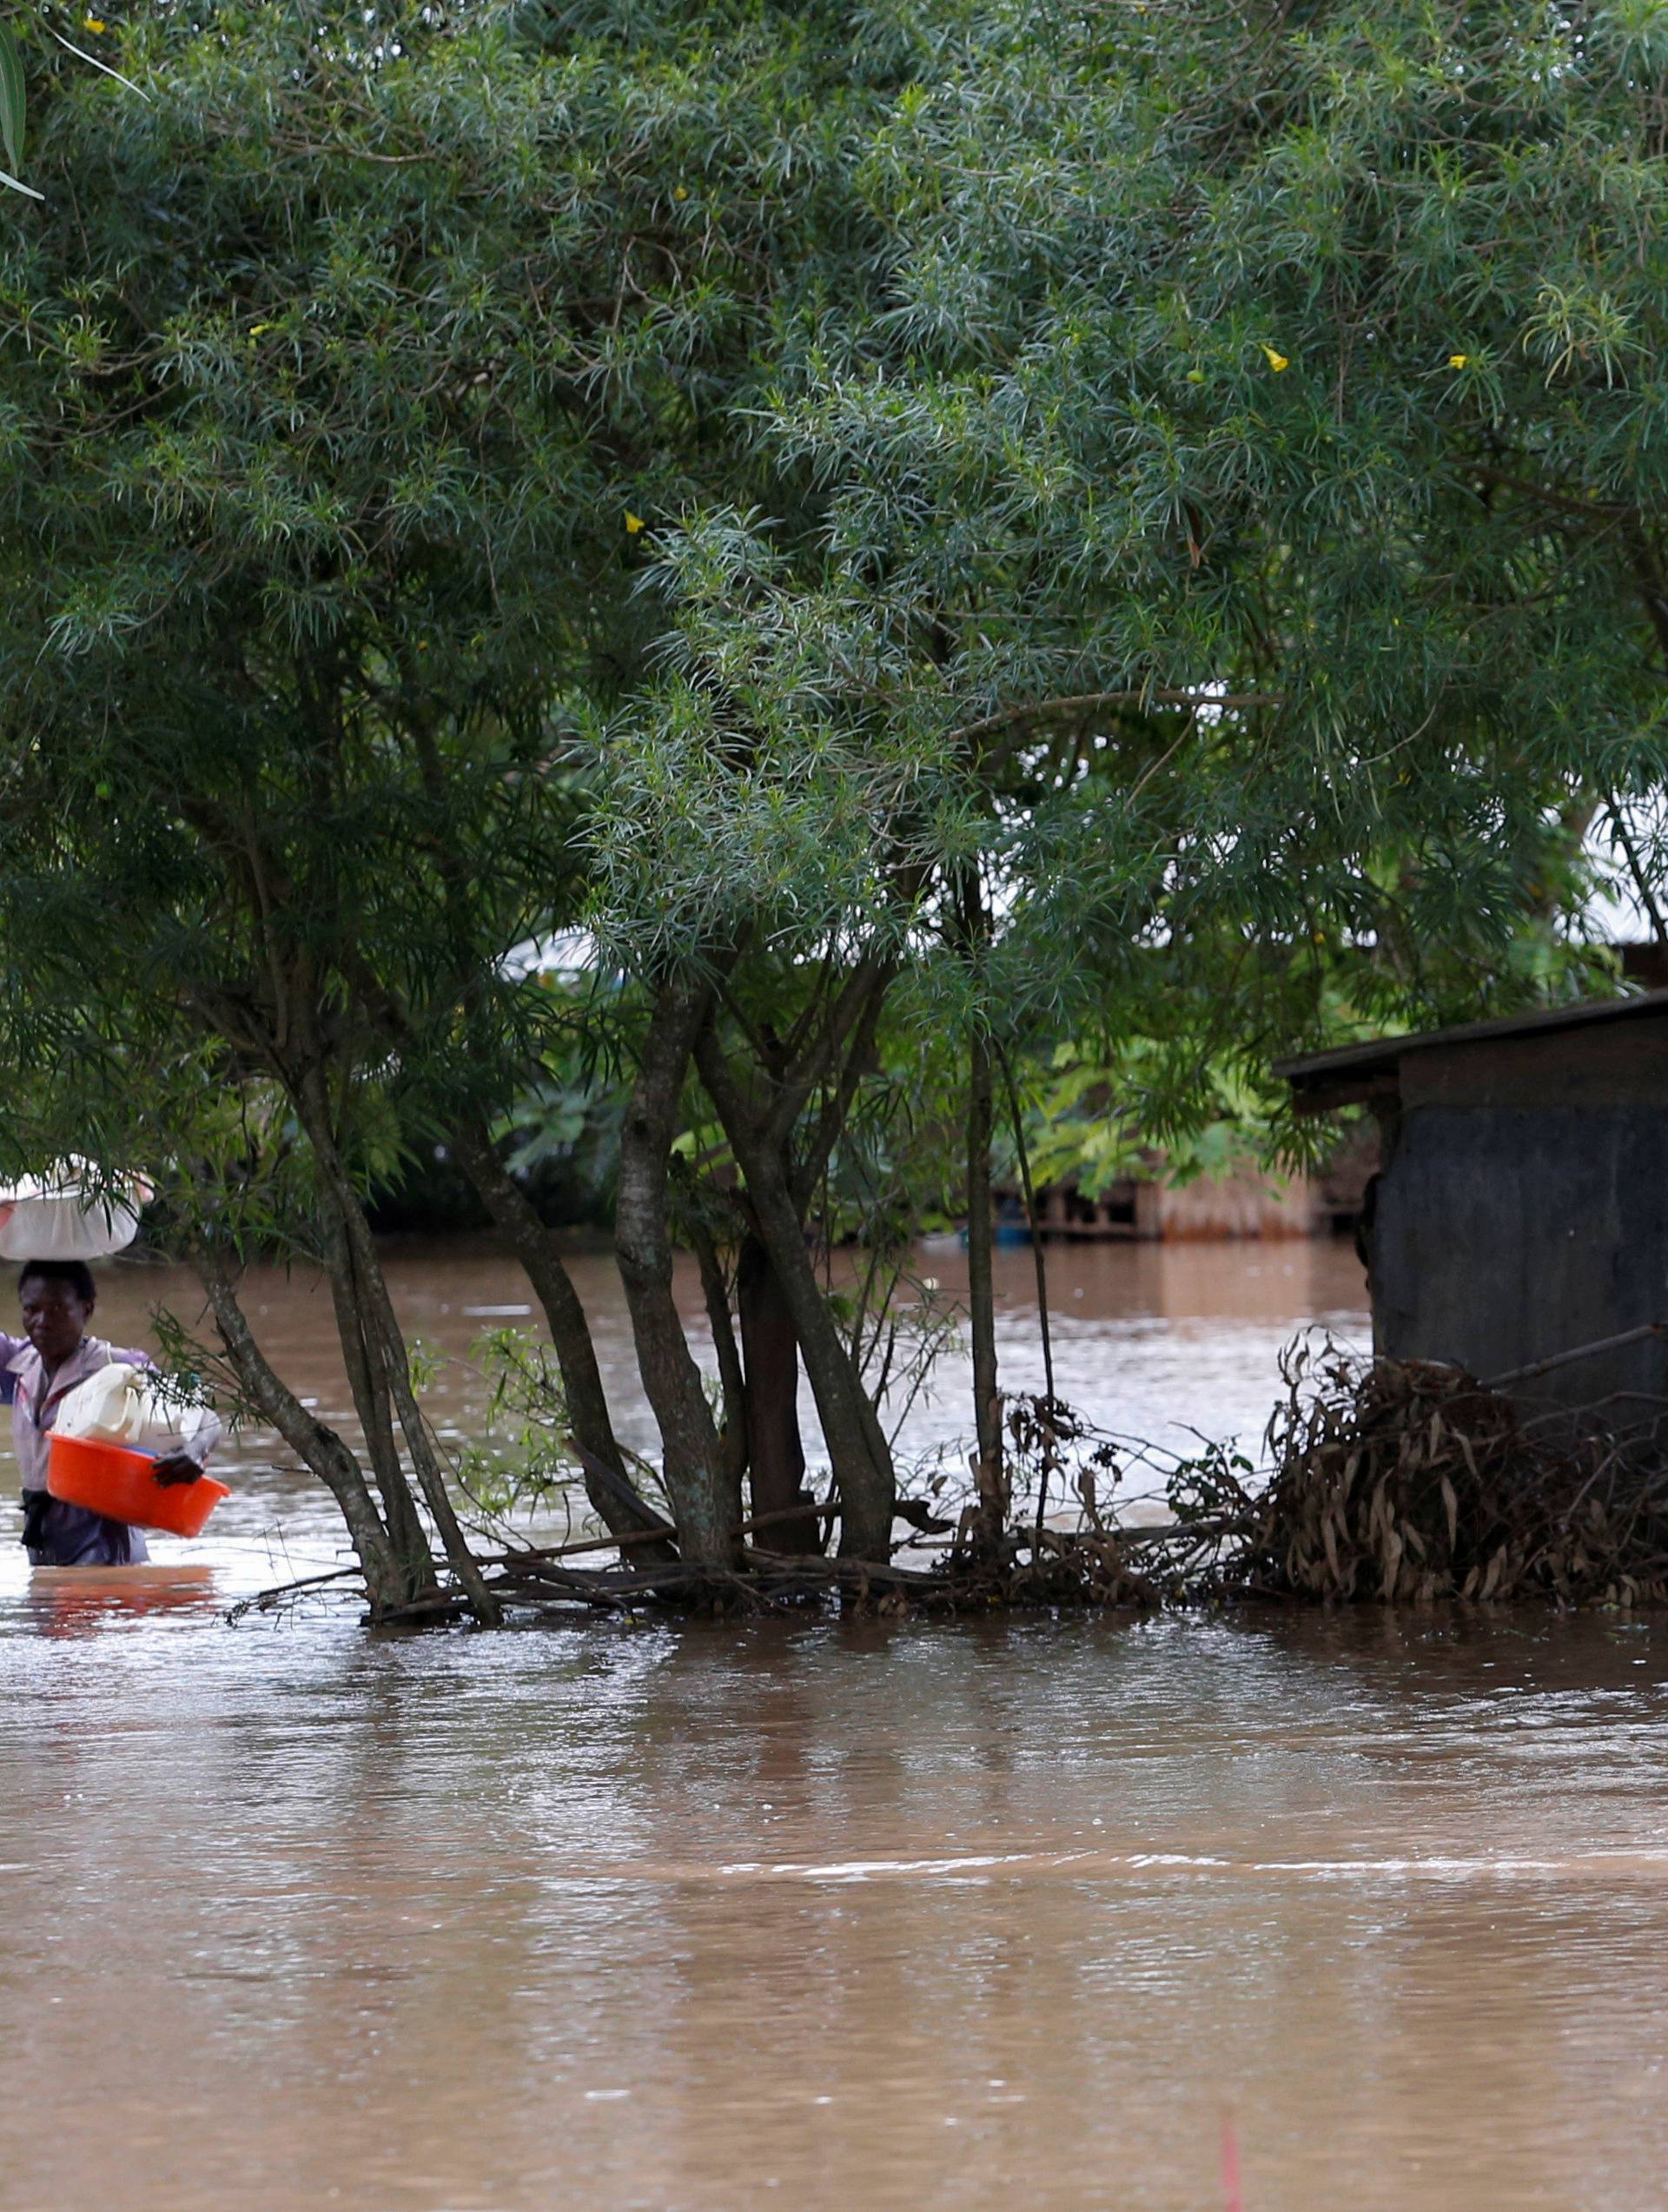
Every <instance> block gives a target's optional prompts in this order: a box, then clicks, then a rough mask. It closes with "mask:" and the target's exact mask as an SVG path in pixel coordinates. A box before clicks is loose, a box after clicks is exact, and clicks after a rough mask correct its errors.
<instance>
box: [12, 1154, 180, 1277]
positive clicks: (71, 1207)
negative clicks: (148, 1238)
mask: <svg viewBox="0 0 1668 2212" xmlns="http://www.w3.org/2000/svg"><path fill="white" fill-rule="evenodd" d="M149 1196H150V1188H149V1184H147V1183H143V1182H140V1181H139V1180H138V1178H137V1177H136V1176H134V1177H129V1178H127V1179H126V1180H125V1181H124V1182H122V1184H121V1185H120V1186H119V1195H118V1192H117V1190H116V1189H109V1190H106V1191H103V1192H101V1191H100V1189H99V1187H98V1181H97V1178H96V1176H94V1174H93V1172H92V1170H91V1169H89V1166H88V1164H87V1162H85V1161H84V1160H76V1159H70V1160H64V1161H63V1162H60V1163H59V1165H58V1166H56V1167H55V1168H50V1169H48V1170H47V1171H46V1172H45V1173H44V1174H43V1175H39V1176H25V1177H24V1179H23V1181H22V1182H15V1183H12V1184H10V1185H9V1186H7V1187H5V1188H3V1189H0V1260H103V1259H108V1258H109V1255H110V1254H111V1253H112V1252H120V1251H122V1249H123V1248H124V1247H125V1246H127V1245H129V1244H131V1243H132V1242H133V1240H134V1238H135V1237H136V1235H137V1234H138V1231H139V1209H140V1207H142V1205H143V1204H144V1203H145V1201H146V1200H147V1199H148V1198H149Z"/></svg>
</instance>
